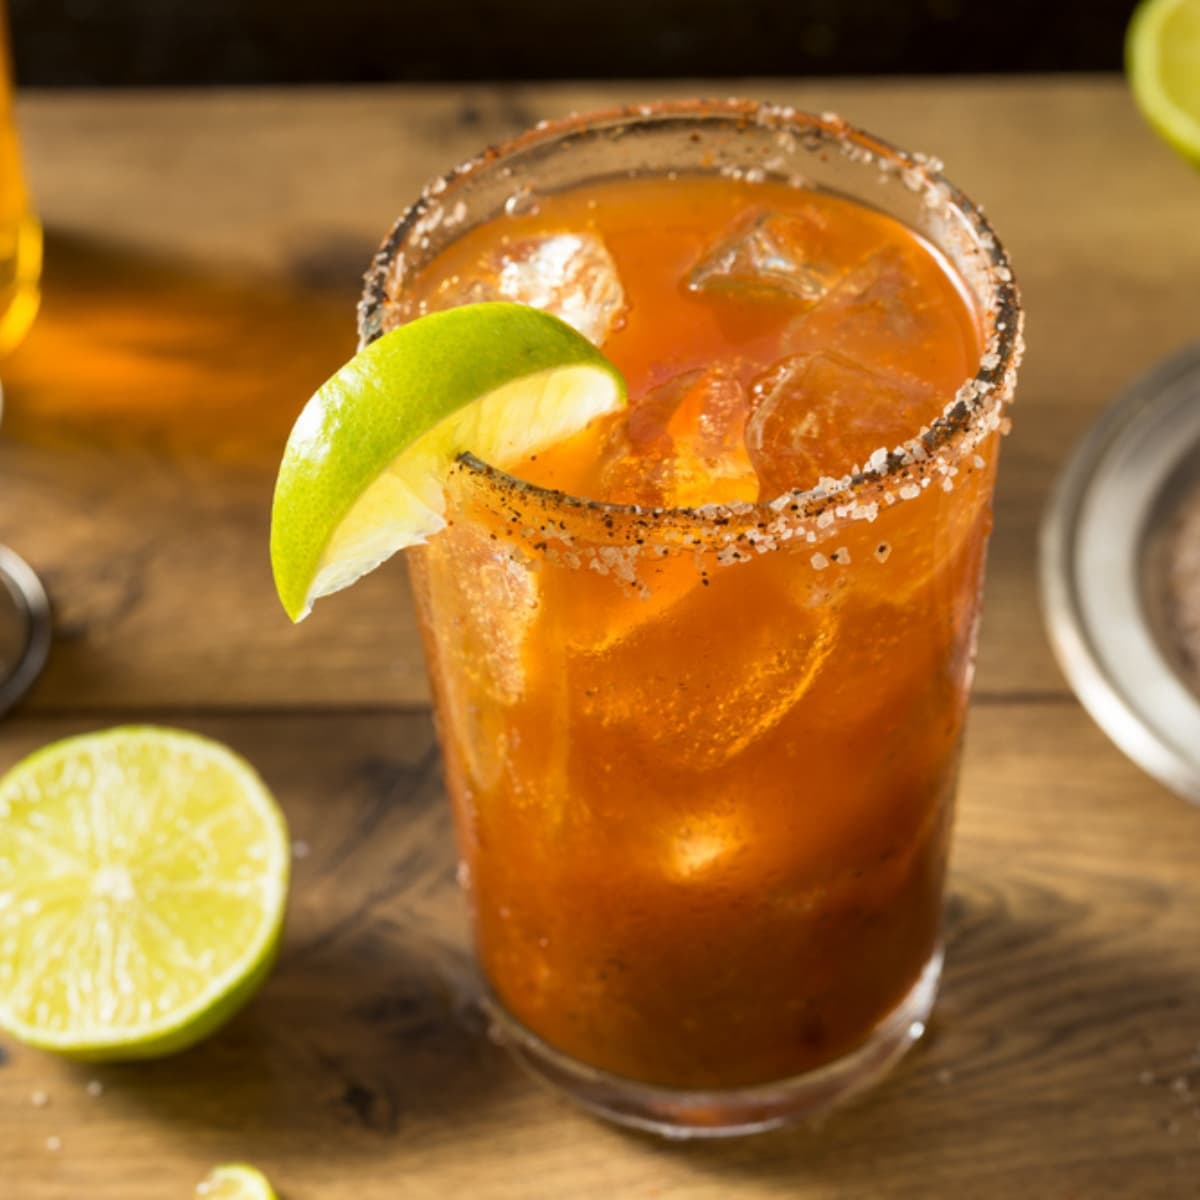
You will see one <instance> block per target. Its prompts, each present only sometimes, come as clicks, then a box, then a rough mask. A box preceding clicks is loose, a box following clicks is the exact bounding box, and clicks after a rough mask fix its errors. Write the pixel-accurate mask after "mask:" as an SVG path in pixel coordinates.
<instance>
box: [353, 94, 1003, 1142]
mask: <svg viewBox="0 0 1200 1200" xmlns="http://www.w3.org/2000/svg"><path fill="white" fill-rule="evenodd" d="M627 160H633V163H634V165H633V167H632V168H630V167H629V166H628V165H627ZM573 166H574V167H576V168H577V170H575V171H574V173H572V167H573ZM498 172H501V173H503V174H502V179H501V180H496V179H495V178H494V177H495V176H496V175H497V173H498ZM822 174H823V175H824V176H825V178H822ZM881 181H882V183H883V185H884V186H882V187H881V186H880V183H881ZM505 188H507V189H508V190H509V191H510V196H511V195H515V196H516V197H517V201H516V202H515V203H514V202H513V201H512V200H511V198H510V201H509V202H508V203H507V204H506V205H503V206H502V205H501V204H500V203H499V202H498V201H499V199H500V197H501V193H502V191H503V190H504V189H505ZM856 191H857V192H858V195H856ZM864 196H865V197H869V198H870V201H871V203H869V204H868V203H865V202H863V197H864ZM889 206H890V207H889ZM433 213H439V214H441V215H440V216H438V217H432V218H431V214H433ZM495 296H508V297H509V298H515V299H525V300H527V301H528V302H533V303H540V304H542V305H543V306H545V307H548V308H549V309H551V311H558V312H560V314H561V315H563V316H565V317H566V318H567V319H569V320H572V321H573V323H575V324H576V325H577V326H578V327H580V328H581V329H583V330H584V331H585V332H587V333H588V334H589V336H592V337H593V338H594V340H597V341H598V342H599V343H600V344H601V345H602V347H603V349H604V351H605V353H606V354H607V355H609V357H611V359H612V360H613V361H614V362H615V363H616V364H617V365H618V366H619V367H620V368H621V370H622V372H623V373H624V375H625V378H626V380H627V382H628V385H629V392H630V406H629V408H628V410H627V411H626V412H623V413H619V414H616V415H614V416H612V417H609V418H603V419H601V420H599V421H597V422H594V423H593V424H592V425H591V426H589V427H588V428H587V429H586V430H584V431H583V432H582V433H581V434H579V435H578V436H577V437H575V438H574V439H572V440H570V441H569V442H567V443H564V444H562V445H559V446H555V447H552V448H551V449H550V450H548V451H545V452H543V453H540V454H538V455H536V456H533V457H532V458H530V459H529V460H527V461H521V462H509V463H504V464H500V466H502V467H503V468H504V470H499V469H497V465H496V464H482V463H478V462H476V461H474V460H471V459H469V458H468V459H466V460H464V461H463V462H462V463H461V464H460V467H459V468H458V470H457V471H456V472H455V474H454V475H453V477H452V480H451V486H450V496H449V505H450V507H449V512H448V518H449V523H448V526H447V528H446V529H445V530H443V531H442V532H441V533H439V534H438V535H437V536H435V537H434V538H433V539H431V540H430V542H429V543H428V545H427V546H425V547H422V548H420V549H419V550H417V551H414V552H411V553H410V556H409V562H410V568H411V571H412V577H413V582H414V588H415V593H416V598H417V602H418V608H419V611H420V615H421V620H422V624H423V630H424V638H425V645H426V648H427V656H428V661H429V668H430V675H431V679H432V683H433V688H434V692H435V697H436V708H437V718H438V725H439V730H440V734H441V739H442V745H443V749H444V753H445V761H446V775H447V783H448V788H449V791H450V796H451V799H452V802H453V805H454V811H455V817H456V822H457V829H458V836H459V842H460V849H461V854H462V859H463V863H464V872H463V875H464V878H465V879H466V881H467V887H468V893H469V896H470V901H471V905H472V911H473V916H474V923H475V934H476V940H477V945H478V952H479V956H480V960H481V964H482V968H483V973H484V976H485V978H486V983H487V987H488V990H489V992H490V995H491V998H492V1005H493V1009H494V1012H495V1014H496V1016H497V1020H498V1022H499V1025H500V1028H501V1031H502V1033H503V1034H504V1035H506V1036H507V1038H508V1040H509V1041H510V1042H511V1043H512V1044H513V1045H514V1047H515V1048H516V1049H517V1051H518V1053H520V1054H521V1055H522V1056H523V1057H524V1058H525V1059H526V1060H527V1061H528V1062H530V1063H531V1064H532V1065H533V1066H535V1067H536V1068H537V1069H539V1070H540V1071H542V1073H544V1074H546V1075H547V1076H549V1077H550V1078H551V1079H553V1080H555V1081H556V1082H558V1083H559V1084H561V1085H563V1086H565V1087H566V1088H567V1089H568V1090H569V1091H570V1092H571V1093H572V1094H573V1095H574V1096H575V1097H576V1098H577V1099H580V1100H581V1101H583V1102H584V1103H585V1104H588V1105H590V1106H591V1107H593V1108H595V1109H597V1110H598V1111H601V1112H602V1113H604V1114H605V1115H607V1116H610V1117H613V1118H615V1119H618V1120H623V1121H626V1122H628V1123H632V1124H635V1125H640V1126H643V1127H646V1128H651V1129H656V1130H659V1131H662V1132H670V1133H673V1134H677V1135H678V1134H684V1135H687V1134H696V1133H727V1132H737V1131H746V1130H751V1129H757V1128H764V1127H767V1126H770V1125H772V1124H777V1123H779V1122H781V1121H784V1120H787V1119H792V1118H795V1117H797V1116H801V1115H804V1114H807V1113H812V1112H814V1111H818V1110H820V1109H822V1108H824V1107H827V1106H828V1105H829V1104H831V1103H834V1102H836V1101H838V1100H840V1099H842V1098H844V1097H845V1096H847V1095H849V1094H851V1093H852V1092H854V1091H856V1090H858V1089H860V1088H861V1087H863V1086H865V1085H866V1083H868V1082H870V1081H871V1080H872V1079H874V1078H876V1077H877V1076H878V1075H879V1074H880V1073H881V1072H882V1071H883V1070H884V1069H886V1067H887V1066H888V1065H890V1063H891V1062H892V1061H894V1060H895V1058H897V1057H898V1056H899V1054H900V1053H902V1051H903V1049H904V1048H905V1047H906V1046H907V1045H908V1044H910V1042H911V1041H912V1039H913V1038H914V1037H915V1036H917V1035H918V1034H919V1031H920V1028H921V1022H922V1021H923V1020H924V1018H925V1016H926V1015H927V1013H928V1011H929V1008H930V1006H931V1004H932V1001H933V995H934V991H935V989H936V983H937V976H938V970H939V967H940V961H941V955H940V941H939V929H940V922H941V908H942V899H941V897H942V889H943V881H944V876H945V868H946V857H947V851H948V845H949V837H950V828H951V823H952V810H953V799H954V791H955V777H956V771H957V763H958V750H959V743H960V739H961V734H962V728H963V718H964V715H965V711H966V703H967V693H968V689H969V686H970V677H971V671H972V664H973V656H974V648H975V635H976V626H977V616H978V611H979V592H980V584H981V580H982V573H983V564H984V553H985V547H986V542H987V535H988V531H989V528H990V523H991V517H990V502H991V494H992V486H993V481H994V472H995V464H996V456H997V449H998V446H997V442H998V436H999V432H1000V427H1001V425H1002V423H1003V421H1004V417H1003V408H1004V405H1005V403H1006V401H1007V399H1008V398H1009V396H1010V394H1011V388H1012V383H1013V370H1014V367H1015V362H1016V357H1017V353H1018V348H1019V333H1018V325H1019V314H1018V312H1017V309H1016V302H1015V294H1014V292H1013V290H1012V288H1011V282H1010V276H1009V274H1008V270H1007V266H1006V264H1005V262H1004V259H1003V253H1002V251H1000V249H999V247H998V246H997V244H996V242H995V239H994V237H993V235H992V234H991V232H990V231H989V230H988V229H987V228H986V226H984V224H983V222H982V219H981V218H980V217H979V216H978V214H977V213H975V212H974V210H972V209H970V208H969V206H968V205H967V203H966V202H965V201H964V200H963V198H962V197H961V196H958V195H957V193H954V192H953V190H952V189H951V188H950V187H949V185H947V184H946V183H945V182H944V181H943V180H941V179H940V177H938V176H937V175H936V174H935V173H934V172H933V171H932V170H931V169H930V168H928V167H927V166H926V164H924V163H923V162H922V161H920V160H916V159H912V158H910V157H909V156H905V155H902V154H900V153H899V152H897V151H894V150H892V149H891V148H890V147H887V146H885V145H883V144H882V143H879V142H876V141H875V140H873V139H870V138H869V137H868V136H867V135H862V134H858V133H856V132H854V131H852V130H849V129H848V128H846V127H845V126H844V125H842V124H841V123H839V122H836V121H834V120H832V119H825V118H823V119H816V118H810V117H805V116H802V115H797V114H793V113H789V112H778V111H776V110H769V109H763V108H756V107H755V106H752V105H738V104H729V105H701V104H694V105H676V106H665V107H662V108H658V109H654V110H649V111H643V112H639V113H636V114H614V115H609V116H607V117H602V118H598V119H596V120H588V119H574V120H572V121H570V122H565V123H563V124H561V125H559V126H554V127H551V128H549V129H546V130H541V131H538V132H537V133H535V134H531V135H527V136H526V137H525V138H524V139H519V140H518V141H517V142H516V143H515V144H514V146H513V147H511V148H509V149H508V150H507V151H506V152H503V153H501V154H500V155H498V156H495V157H493V158H485V159H484V160H480V161H479V162H477V163H475V164H471V165H469V166H468V167H467V168H465V169H463V170H462V171H461V172H460V173H459V175H458V176H457V178H456V179H455V180H454V181H452V183H451V185H450V187H449V188H447V189H446V190H445V191H444V192H440V193H435V194H432V195H430V196H427V197H426V198H425V200H424V201H422V203H421V204H420V205H418V207H417V209H416V210H414V212H413V213H411V214H410V215H409V217H408V218H407V219H406V220H405V221H403V222H402V223H401V225H400V226H399V227H398V229H397V230H396V231H395V232H394V233H393V236H392V238H391V239H390V241H389V243H388V244H386V245H385V248H384V251H383V252H382V253H381V256H380V258H379V259H378V260H377V265H376V270H375V272H374V274H373V276H372V277H370V278H369V280H368V294H367V301H366V304H365V305H364V309H363V332H364V336H365V337H366V338H368V339H369V338H370V337H371V336H374V335H375V334H376V333H378V331H379V330H380V329H382V328H387V327H390V326H391V325H394V324H397V323H400V322H402V321H404V320H407V319H409V318H411V317H412V316H414V315H416V314H418V313H420V312H424V311H428V310H429V309H431V308H441V307H447V306H449V305H452V304H457V303H463V302H468V301H471V300H476V299H487V298H492V297H495Z"/></svg>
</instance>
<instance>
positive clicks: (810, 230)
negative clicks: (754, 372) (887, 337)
mask: <svg viewBox="0 0 1200 1200" xmlns="http://www.w3.org/2000/svg"><path fill="white" fill-rule="evenodd" d="M823 235H824V226H823V222H822V221H821V219H820V217H818V216H817V215H816V214H788V215H786V216H785V215H782V214H779V213H769V212H767V213H757V214H755V215H754V216H753V217H751V218H750V219H749V220H748V221H744V222H742V224H740V225H739V226H738V228H737V229H736V230H735V231H734V233H733V234H732V235H731V236H730V237H728V238H727V239H726V240H725V241H723V242H721V243H720V244H719V245H717V246H715V247H714V248H713V249H711V250H709V251H708V253H707V254H705V256H704V257H703V258H702V259H701V260H700V262H699V263H697V264H696V266H695V267H693V268H692V271H691V274H690V275H689V276H688V287H689V288H690V289H691V290H692V291H698V292H721V291H725V292H734V293H737V294H739V295H747V294H750V295H753V294H755V293H758V294H760V295H763V296H766V297H772V296H774V297H780V296H782V297H787V298H789V299H791V300H793V301H800V302H801V303H804V304H816V303H817V302H818V301H819V300H820V299H821V298H822V297H823V296H825V295H826V294H827V293H828V292H829V290H830V289H831V288H832V287H833V286H834V285H835V284H836V283H837V282H838V280H839V279H840V277H841V274H842V272H841V269H840V268H839V267H836V266H834V265H833V264H832V263H830V262H828V261H825V259H824V256H823V255H822V253H821V249H820V248H821V244H822V241H823Z"/></svg>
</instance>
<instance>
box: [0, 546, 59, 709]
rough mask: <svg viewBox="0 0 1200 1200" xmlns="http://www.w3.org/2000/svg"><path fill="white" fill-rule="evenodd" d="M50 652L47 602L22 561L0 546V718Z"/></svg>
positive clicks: (31, 572) (24, 689)
mask: <svg viewBox="0 0 1200 1200" xmlns="http://www.w3.org/2000/svg"><path fill="white" fill-rule="evenodd" d="M49 650H50V602H49V600H48V599H47V598H46V592H45V589H44V588H43V587H42V585H41V582H40V580H39V579H38V577H37V576H36V575H35V574H34V573H33V571H32V570H31V569H30V568H29V566H28V564H27V563H26V562H25V560H24V559H23V558H20V557H18V556H17V555H16V554H14V553H13V552H12V551H11V550H9V549H8V548H7V547H6V546H0V716H3V714H4V713H6V712H7V711H8V710H9V709H10V708H12V706H13V705H14V704H16V703H17V701H18V700H20V699H21V697H22V696H24V695H25V693H26V692H27V691H28V690H29V687H30V685H31V684H32V683H33V681H34V680H35V679H36V678H37V677H38V673H39V672H40V671H41V669H42V667H43V665H44V664H45V662H46V655H47V653H48V652H49Z"/></svg>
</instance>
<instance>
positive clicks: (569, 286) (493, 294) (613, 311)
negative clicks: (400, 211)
mask: <svg viewBox="0 0 1200 1200" xmlns="http://www.w3.org/2000/svg"><path fill="white" fill-rule="evenodd" d="M485 300H515V301H517V302H518V303H520V304H530V305H532V306H533V307H534V308H541V309H544V310H545V311H546V312H548V313H553V314H554V315H555V316H556V317H561V318H562V320H564V321H566V322H567V324H568V325H573V326H574V327H575V328H576V329H577V330H578V331H579V332H580V333H582V334H583V336H584V337H586V338H588V339H589V340H590V341H592V342H594V343H596V345H601V344H603V342H604V340H605V338H607V337H608V335H609V334H610V333H611V332H612V331H613V329H615V328H617V327H618V324H619V322H620V321H621V320H622V319H623V318H624V315H625V310H626V303H625V289H624V288H623V287H622V285H621V279H620V276H619V275H618V274H617V264H616V263H615V262H614V261H613V257H612V255H611V254H610V253H609V250H608V247H607V246H606V245H605V244H604V242H603V241H602V240H601V239H600V238H598V237H597V236H595V234H590V233H556V234H550V235H549V236H544V237H527V238H516V239H512V240H509V241H505V242H504V243H502V245H501V246H500V247H499V248H498V249H496V250H493V251H491V252H489V253H488V254H486V255H484V257H483V258H482V259H481V260H480V261H479V262H478V263H477V264H476V266H475V268H474V269H473V270H472V271H470V272H469V273H467V274H464V275H452V276H450V277H449V278H447V279H445V280H443V281H442V282H441V284H439V285H438V287H437V288H436V289H435V290H434V293H433V295H432V296H430V297H429V299H428V300H427V301H426V303H425V305H424V310H425V311H430V312H433V311H439V310H441V309H444V308H456V307H458V306H459V305H460V304H478V303H480V302H482V301H485ZM413 315H416V314H415V313H414V314H413Z"/></svg>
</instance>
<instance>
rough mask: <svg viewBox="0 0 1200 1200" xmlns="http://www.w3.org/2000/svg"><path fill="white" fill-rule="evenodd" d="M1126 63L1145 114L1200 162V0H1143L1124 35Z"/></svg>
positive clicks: (1136, 98)
mask: <svg viewBox="0 0 1200 1200" xmlns="http://www.w3.org/2000/svg"><path fill="white" fill-rule="evenodd" d="M1125 64H1126V70H1127V72H1128V75H1129V85H1130V87H1131V88H1132V89H1133V97H1134V99H1135V100H1136V101H1137V103H1138V107H1139V108H1140V109H1141V110H1142V113H1143V115H1144V116H1145V117H1146V119H1147V120H1148V121H1149V122H1150V124H1151V125H1153V126H1154V128H1155V130H1157V132H1158V133H1159V134H1160V135H1161V136H1162V137H1163V138H1165V139H1166V140H1167V141H1168V142H1170V143H1171V145H1172V146H1174V147H1175V149H1176V150H1178V151H1179V152H1180V153H1181V154H1182V155H1184V156H1185V157H1186V158H1188V159H1190V160H1191V161H1192V162H1193V163H1195V164H1196V165H1197V166H1200V0H1142V3H1141V4H1140V5H1139V6H1138V8H1137V11H1136V12H1135V13H1134V14H1133V19H1132V20H1131V21H1130V23H1129V31H1128V33H1127V34H1126V36H1125Z"/></svg>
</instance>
